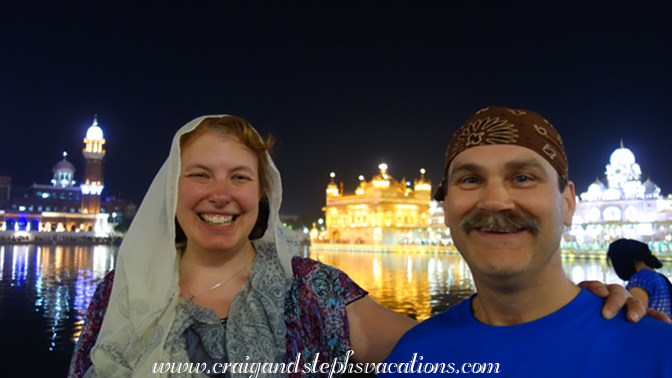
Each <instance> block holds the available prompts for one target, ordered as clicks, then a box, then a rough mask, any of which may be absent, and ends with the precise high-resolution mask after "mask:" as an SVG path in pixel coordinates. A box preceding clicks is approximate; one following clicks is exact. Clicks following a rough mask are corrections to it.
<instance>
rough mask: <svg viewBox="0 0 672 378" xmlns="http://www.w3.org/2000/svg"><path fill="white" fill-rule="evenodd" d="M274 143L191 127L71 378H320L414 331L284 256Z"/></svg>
mask: <svg viewBox="0 0 672 378" xmlns="http://www.w3.org/2000/svg"><path fill="white" fill-rule="evenodd" d="M271 144H272V143H271V142H270V141H268V140H266V141H264V140H262V138H261V137H260V136H259V135H258V134H257V132H256V131H255V130H254V129H253V128H252V127H251V126H250V125H249V124H248V123H247V122H246V121H245V120H243V119H241V118H237V117H232V116H207V117H201V118H197V119H195V120H193V121H191V122H189V123H188V124H187V125H185V126H184V127H182V128H181V129H180V130H179V131H178V132H177V134H176V135H175V137H174V139H173V143H172V147H171V151H170V155H169V157H168V159H167V161H166V162H165V163H164V165H163V167H162V168H161V170H160V171H159V173H158V174H157V176H156V177H155V179H154V181H153V182H152V185H151V186H150V188H149V190H148V192H147V195H146V196H145V198H144V200H143V202H142V205H141V206H140V208H139V210H138V213H137V215H136V217H135V219H134V220H133V224H132V225H131V227H130V229H129V231H128V233H127V234H126V236H125V238H124V241H123V243H122V245H121V247H120V251H119V255H118V259H117V263H116V267H115V270H114V271H112V272H110V273H109V274H108V275H107V276H106V277H105V279H104V280H103V281H102V282H101V283H100V285H99V286H98V288H97V290H96V294H95V295H94V297H93V299H92V301H91V305H90V306H89V310H88V313H87V318H86V321H85V325H84V328H83V330H82V333H81V334H80V339H79V342H78V344H77V346H76V348H75V353H74V355H73V360H72V364H71V368H70V376H71V377H82V376H86V377H117V376H123V377H128V376H133V377H136V376H142V377H144V376H148V375H151V376H152V377H155V376H156V377H165V376H172V375H171V374H172V373H168V372H166V371H165V370H163V369H162V368H161V367H162V365H160V364H161V363H170V362H173V363H183V362H195V363H207V364H208V367H213V366H214V365H213V364H215V363H227V362H230V363H252V362H261V363H290V362H298V364H299V366H300V367H303V366H304V365H305V364H308V363H312V362H313V361H314V360H315V359H316V358H317V357H318V356H319V360H318V365H315V366H319V363H322V362H332V361H333V360H334V359H338V360H339V361H341V362H342V361H344V360H345V359H346V358H348V351H349V350H353V351H354V355H352V356H351V358H350V361H363V362H381V361H383V360H384V358H385V357H386V356H387V355H388V354H389V352H390V351H391V349H392V348H393V346H394V345H395V343H396V342H397V341H398V340H399V338H400V337H401V335H402V334H403V333H404V332H405V331H406V330H408V329H409V328H410V327H412V326H413V325H414V324H415V321H414V320H411V319H409V318H407V317H405V316H402V315H400V314H397V313H395V312H393V311H391V310H388V309H386V308H384V307H382V306H380V305H378V304H377V303H375V302H374V301H373V300H372V299H371V298H370V297H368V296H367V295H366V292H365V291H364V290H363V289H361V288H360V287H359V286H357V284H355V283H354V282H353V281H351V280H350V279H349V278H348V277H347V276H346V275H345V274H344V273H343V272H341V271H339V270H337V269H335V268H332V267H328V266H326V265H323V264H321V263H319V262H316V261H314V260H310V259H304V258H299V257H296V256H295V255H296V252H297V249H298V244H297V242H296V240H295V239H294V238H293V237H292V236H291V234H290V233H287V232H286V231H285V228H284V227H283V226H282V225H281V223H280V221H279V218H278V212H279V208H280V202H281V196H282V187H281V183H280V174H279V173H278V170H277V169H276V167H275V165H274V164H273V162H272V160H271V159H270V157H269V156H268V150H269V148H270V147H271ZM593 291H594V292H596V294H598V293H597V292H599V291H603V292H604V291H606V290H604V287H603V286H599V285H598V287H596V288H595V289H594V290H593ZM623 291H624V290H623ZM603 292H602V293H601V294H603V295H604V294H605V293H603ZM611 294H612V295H611V296H610V298H611V299H612V300H613V302H610V307H611V308H612V309H614V308H620V306H621V305H622V304H623V302H624V301H625V299H624V296H623V295H622V293H620V292H618V290H616V292H615V293H611ZM605 296H606V295H605ZM634 313H638V314H639V315H640V316H641V314H643V309H637V308H635V309H634ZM103 319H104V320H103ZM94 345H95V346H94ZM297 360H298V361H297ZM219 371H221V370H218V371H217V372H219ZM157 372H158V373H157ZM212 375H213V376H218V374H214V373H213V374H212ZM250 375H251V374H250V372H236V371H231V370H229V371H227V373H226V376H231V377H237V376H246V377H248V376H250ZM261 375H262V376H287V374H286V373H282V372H277V373H275V374H270V373H269V374H261ZM289 375H290V376H303V375H311V374H305V371H303V370H302V369H300V370H299V371H298V372H295V373H291V374H289ZM312 375H320V376H330V372H328V371H327V372H322V374H312ZM335 375H336V376H338V375H339V374H335ZM179 376H180V377H187V376H201V377H202V376H204V375H202V374H196V373H194V374H180V375H179Z"/></svg>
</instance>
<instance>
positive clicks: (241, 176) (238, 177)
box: [233, 175, 251, 180]
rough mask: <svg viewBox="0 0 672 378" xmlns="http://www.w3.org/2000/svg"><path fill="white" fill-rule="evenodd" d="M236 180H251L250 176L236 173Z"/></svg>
mask: <svg viewBox="0 0 672 378" xmlns="http://www.w3.org/2000/svg"><path fill="white" fill-rule="evenodd" d="M233 178H234V180H251V179H250V177H248V176H245V175H235V176H233Z"/></svg>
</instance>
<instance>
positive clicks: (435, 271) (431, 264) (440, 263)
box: [310, 251, 672, 320]
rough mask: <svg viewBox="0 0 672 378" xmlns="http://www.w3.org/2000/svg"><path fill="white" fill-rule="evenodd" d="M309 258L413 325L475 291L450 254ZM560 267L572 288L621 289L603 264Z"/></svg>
mask: <svg viewBox="0 0 672 378" xmlns="http://www.w3.org/2000/svg"><path fill="white" fill-rule="evenodd" d="M310 257H311V258H313V259H316V260H319V261H322V262H323V263H325V264H327V265H331V266H334V267H337V268H339V269H340V270H342V271H344V272H345V273H346V274H348V276H350V278H352V280H353V281H355V282H356V283H357V284H359V285H360V286H361V287H362V288H364V289H365V290H367V291H368V292H369V294H370V295H371V297H372V298H374V299H375V300H376V301H378V302H379V303H381V304H382V305H384V306H386V307H388V308H390V309H392V310H394V311H397V312H399V313H402V314H405V315H409V316H411V317H415V318H416V319H418V320H424V319H427V318H428V317H430V316H431V315H432V314H434V313H436V309H435V307H442V308H444V309H445V308H446V307H448V306H449V305H453V304H455V303H446V301H457V300H459V299H461V298H464V297H466V296H468V295H469V294H470V293H473V292H474V290H475V288H474V284H473V279H472V276H471V271H470V270H469V267H468V265H467V264H466V263H465V262H464V260H463V259H462V257H461V256H459V255H455V254H414V255H408V254H402V253H366V252H345V251H310ZM562 264H563V268H564V270H565V272H566V274H567V276H568V277H569V279H570V280H572V281H573V282H574V283H579V282H581V281H588V280H597V281H601V282H604V283H617V284H620V285H624V282H623V281H621V280H620V279H619V278H618V276H617V275H616V273H614V271H613V269H612V268H611V267H610V266H609V265H608V264H607V262H606V261H605V260H604V259H597V260H586V259H563V262H562ZM658 272H660V273H663V274H665V275H667V276H668V277H672V264H671V263H665V264H664V265H663V268H662V269H660V270H658ZM451 295H454V296H451ZM456 297H458V298H459V299H456ZM433 310H434V311H433Z"/></svg>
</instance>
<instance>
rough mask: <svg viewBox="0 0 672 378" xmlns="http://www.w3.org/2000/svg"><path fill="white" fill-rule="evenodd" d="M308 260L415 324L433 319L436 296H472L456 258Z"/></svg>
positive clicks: (317, 255)
mask: <svg viewBox="0 0 672 378" xmlns="http://www.w3.org/2000/svg"><path fill="white" fill-rule="evenodd" d="M310 257H311V258H314V259H316V260H320V261H321V262H323V263H325V264H327V265H332V266H335V267H337V268H339V269H340V270H342V271H344V272H345V273H346V274H348V276H350V278H352V280H353V281H355V282H356V283H357V284H359V286H361V287H362V288H363V289H365V290H367V291H368V292H369V295H371V297H372V298H374V299H375V300H376V301H378V302H379V303H381V304H382V305H384V306H386V307H388V308H391V309H392V310H394V311H397V312H400V313H402V314H405V315H410V316H412V317H414V318H416V319H418V320H424V319H427V318H429V317H430V316H431V315H432V308H433V307H434V306H435V305H436V299H435V298H434V297H435V296H437V295H448V294H451V292H459V293H460V294H462V295H465V292H466V293H467V294H468V293H470V292H473V283H472V279H471V273H470V271H469V269H468V268H467V266H466V263H465V262H464V260H463V259H462V257H461V256H459V255H429V254H418V255H408V254H401V253H358V252H336V251H311V252H310ZM446 267H448V269H446Z"/></svg>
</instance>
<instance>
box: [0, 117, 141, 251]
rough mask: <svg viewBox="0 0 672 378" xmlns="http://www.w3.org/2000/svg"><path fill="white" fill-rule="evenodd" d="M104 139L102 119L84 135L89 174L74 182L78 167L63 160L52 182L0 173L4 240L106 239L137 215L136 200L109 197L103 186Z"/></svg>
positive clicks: (0, 235) (0, 229) (0, 236)
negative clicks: (23, 181)
mask: <svg viewBox="0 0 672 378" xmlns="http://www.w3.org/2000/svg"><path fill="white" fill-rule="evenodd" d="M104 144H105V138H104V137H103V130H102V129H101V128H100V126H98V120H97V118H94V121H93V124H92V125H91V126H90V127H89V128H88V130H87V132H86V137H85V138H84V149H83V151H82V154H83V157H84V175H83V178H82V180H81V182H80V183H77V182H76V181H75V171H76V169H75V166H74V165H73V164H72V163H71V162H70V161H68V160H67V153H65V152H64V153H63V160H61V161H60V162H58V163H57V164H56V165H55V166H54V168H53V170H52V172H53V178H52V179H51V183H49V184H33V185H31V186H30V187H21V186H13V185H12V180H11V177H9V176H0V241H66V240H70V239H68V238H73V237H76V239H81V237H84V236H89V237H107V236H111V235H112V234H113V233H114V230H113V226H114V225H115V224H116V223H118V222H119V221H121V219H122V217H124V216H132V215H133V214H134V213H135V209H136V207H135V205H134V204H133V203H132V202H129V201H125V200H122V199H118V198H115V197H107V198H105V199H104V200H102V201H101V195H102V192H103V189H104V187H105V186H104V181H103V158H104V157H105V149H104V147H103V146H104Z"/></svg>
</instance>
